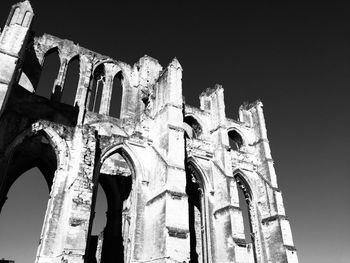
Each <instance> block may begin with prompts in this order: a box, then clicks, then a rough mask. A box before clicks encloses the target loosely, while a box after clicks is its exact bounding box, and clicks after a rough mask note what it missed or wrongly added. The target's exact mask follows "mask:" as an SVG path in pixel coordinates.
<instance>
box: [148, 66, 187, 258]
mask: <svg viewBox="0 0 350 263" xmlns="http://www.w3.org/2000/svg"><path fill="white" fill-rule="evenodd" d="M181 78H182V68H181V65H180V64H179V62H178V61H177V60H176V59H174V60H173V61H172V62H171V63H170V64H169V66H168V68H167V70H166V71H165V72H164V73H163V75H162V77H161V78H160V79H159V80H158V82H157V84H156V87H155V92H156V93H157V94H158V95H159V96H156V97H155V100H156V101H154V102H153V105H154V109H153V110H154V111H155V112H154V114H155V115H156V117H155V121H154V124H155V125H153V126H152V127H150V129H151V131H150V134H151V135H152V136H153V137H152V138H151V139H152V140H153V146H154V149H155V151H156V152H157V155H158V156H160V158H161V159H162V160H163V162H164V166H163V168H162V170H161V174H163V179H160V178H157V180H164V181H163V183H162V184H159V183H158V185H157V186H156V189H155V190H154V191H153V192H154V193H155V195H152V196H151V198H150V200H149V201H148V202H147V211H146V213H147V214H149V216H151V217H152V218H153V217H155V218H154V219H156V218H159V221H158V222H159V223H158V225H155V226H153V227H154V230H153V231H156V233H155V234H154V235H155V236H156V237H158V238H157V241H156V242H157V244H158V245H157V247H156V248H154V249H156V251H157V252H156V253H153V255H152V254H149V255H147V257H145V258H144V259H143V260H152V262H153V261H154V262H159V263H160V262H188V261H189V258H190V240H189V228H188V220H189V219H188V201H187V195H186V190H185V188H186V172H185V165H184V164H185V149H184V131H183V128H182V123H183V113H182V86H181V85H182V84H181V83H182V81H181ZM159 169H160V168H159ZM180 211H181V212H180ZM147 214H146V216H147ZM149 220H151V219H149ZM154 256H155V257H156V258H154ZM152 257H153V258H152Z"/></svg>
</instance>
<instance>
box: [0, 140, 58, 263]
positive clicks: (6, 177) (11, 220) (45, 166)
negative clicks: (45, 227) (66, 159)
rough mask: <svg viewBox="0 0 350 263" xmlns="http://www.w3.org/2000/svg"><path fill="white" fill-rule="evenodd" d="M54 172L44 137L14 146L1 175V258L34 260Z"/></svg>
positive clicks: (53, 159) (53, 157) (52, 153)
mask: <svg viewBox="0 0 350 263" xmlns="http://www.w3.org/2000/svg"><path fill="white" fill-rule="evenodd" d="M56 169H57V159H56V154H55V151H54V149H53V148H52V146H51V144H50V143H49V141H48V140H47V139H46V138H45V137H44V136H43V135H36V136H32V137H30V138H25V139H24V140H23V142H22V143H21V144H20V145H18V146H17V147H16V149H15V152H14V153H13V154H12V157H11V160H9V163H8V165H7V167H6V169H5V172H3V173H2V174H1V175H0V176H1V177H2V178H0V182H1V184H0V212H1V215H0V244H1V245H0V254H1V255H2V256H6V257H8V258H13V259H14V260H15V262H19V263H21V262H22V263H25V262H28V260H29V261H30V260H31V261H34V259H35V256H36V251H37V248H38V239H39V237H40V233H41V231H40V230H41V227H42V224H43V221H44V217H45V211H46V206H47V201H48V199H49V191H50V189H51V187H52V183H53V178H54V174H55V171H56ZM42 177H44V179H45V180H46V185H45V183H44V182H45V181H44V180H42ZM8 231H10V232H8ZM6 253H8V255H6ZM14 257H15V258H14Z"/></svg>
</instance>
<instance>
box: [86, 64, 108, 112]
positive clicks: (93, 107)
mask: <svg viewBox="0 0 350 263" xmlns="http://www.w3.org/2000/svg"><path fill="white" fill-rule="evenodd" d="M105 82H106V74H105V68H104V65H103V64H101V65H99V66H98V67H97V68H96V69H95V71H94V75H93V81H92V86H91V90H90V99H89V110H90V111H93V112H96V113H98V112H99V110H100V105H101V99H102V90H103V86H104V84H105Z"/></svg>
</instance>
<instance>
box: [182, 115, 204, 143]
mask: <svg viewBox="0 0 350 263" xmlns="http://www.w3.org/2000/svg"><path fill="white" fill-rule="evenodd" d="M184 129H185V136H186V138H190V139H192V138H194V139H197V138H198V137H199V136H200V135H201V134H202V126H201V125H200V124H199V122H198V121H197V120H196V119H195V118H194V117H192V116H186V117H185V119H184Z"/></svg>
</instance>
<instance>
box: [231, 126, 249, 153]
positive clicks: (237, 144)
mask: <svg viewBox="0 0 350 263" xmlns="http://www.w3.org/2000/svg"><path fill="white" fill-rule="evenodd" d="M227 136H228V139H229V144H230V147H231V149H233V150H240V149H241V148H242V147H244V146H245V145H246V144H247V140H246V138H245V136H244V135H243V133H242V132H241V131H239V130H238V129H236V128H233V127H231V128H228V129H227Z"/></svg>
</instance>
